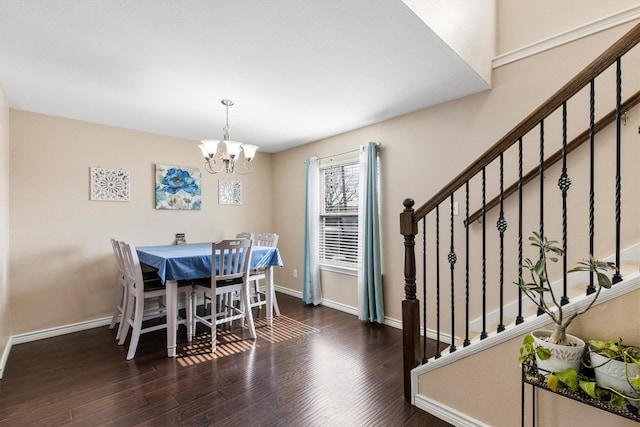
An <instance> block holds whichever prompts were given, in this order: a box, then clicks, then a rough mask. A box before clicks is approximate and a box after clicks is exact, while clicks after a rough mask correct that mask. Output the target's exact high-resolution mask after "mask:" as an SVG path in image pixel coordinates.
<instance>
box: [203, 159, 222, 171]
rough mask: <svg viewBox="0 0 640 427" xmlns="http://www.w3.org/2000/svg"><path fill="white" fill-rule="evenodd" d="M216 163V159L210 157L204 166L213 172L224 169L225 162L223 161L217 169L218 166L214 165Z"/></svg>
mask: <svg viewBox="0 0 640 427" xmlns="http://www.w3.org/2000/svg"><path fill="white" fill-rule="evenodd" d="M215 164H216V161H215V159H209V160H208V161H206V162H205V163H204V168H205V170H206V171H207V172H209V173H211V174H216V173H220V172H222V171H223V170H224V166H225V165H224V162H222V163H221V164H220V169H218V170H216V168H215V167H214V165H215Z"/></svg>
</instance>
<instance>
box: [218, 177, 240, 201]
mask: <svg viewBox="0 0 640 427" xmlns="http://www.w3.org/2000/svg"><path fill="white" fill-rule="evenodd" d="M218 204H219V205H241V204H242V181H230V180H228V179H221V180H219V181H218Z"/></svg>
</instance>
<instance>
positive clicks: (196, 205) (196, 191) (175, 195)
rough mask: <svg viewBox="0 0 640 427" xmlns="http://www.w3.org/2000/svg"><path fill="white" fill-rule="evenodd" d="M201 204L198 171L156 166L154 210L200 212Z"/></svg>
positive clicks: (200, 182)
mask: <svg viewBox="0 0 640 427" xmlns="http://www.w3.org/2000/svg"><path fill="white" fill-rule="evenodd" d="M201 203H202V174H201V173H200V169H198V168H189V167H183V166H168V165H160V164H156V209H185V210H200V205H201Z"/></svg>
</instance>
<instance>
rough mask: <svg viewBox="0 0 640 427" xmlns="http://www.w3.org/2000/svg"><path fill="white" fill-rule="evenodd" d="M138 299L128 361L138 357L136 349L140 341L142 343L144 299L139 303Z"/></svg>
mask: <svg viewBox="0 0 640 427" xmlns="http://www.w3.org/2000/svg"><path fill="white" fill-rule="evenodd" d="M138 299H139V298H136V308H135V310H136V314H135V319H134V321H133V329H132V331H131V342H130V343H129V352H128V353H127V360H131V359H133V357H134V356H135V355H136V349H137V348H138V341H140V331H141V330H142V319H143V317H144V299H143V300H142V301H138Z"/></svg>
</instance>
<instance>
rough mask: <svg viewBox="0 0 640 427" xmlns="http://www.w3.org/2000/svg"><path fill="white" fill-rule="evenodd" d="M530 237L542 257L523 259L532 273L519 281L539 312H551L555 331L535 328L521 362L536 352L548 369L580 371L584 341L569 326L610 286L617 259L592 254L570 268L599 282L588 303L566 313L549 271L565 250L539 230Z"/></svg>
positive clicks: (539, 359) (535, 354) (526, 344)
mask: <svg viewBox="0 0 640 427" xmlns="http://www.w3.org/2000/svg"><path fill="white" fill-rule="evenodd" d="M529 240H530V241H531V246H534V247H537V248H539V250H540V257H539V259H538V260H537V261H536V262H533V261H532V260H531V259H529V258H527V259H525V260H524V263H523V264H522V267H523V269H525V270H527V271H528V273H529V274H528V277H527V278H525V277H522V278H521V279H520V280H519V281H518V282H516V284H517V285H518V286H519V287H520V289H522V292H523V293H524V294H525V295H526V296H527V298H529V299H530V300H531V301H532V302H533V303H534V304H535V305H536V306H537V307H538V310H539V312H540V313H545V314H546V315H547V316H549V318H550V319H551V321H552V322H553V323H554V324H555V326H554V329H553V331H543V330H539V331H533V332H532V333H531V337H532V338H527V337H526V338H525V342H524V345H523V348H522V349H521V350H520V353H521V355H520V362H521V363H522V362H523V361H526V360H527V359H532V358H533V356H535V360H536V365H537V367H538V368H540V369H543V370H545V371H548V372H562V371H565V370H566V369H568V368H572V369H574V370H575V371H576V372H577V371H578V370H579V368H580V361H581V360H582V354H583V352H584V347H585V343H584V341H582V340H581V339H580V338H578V337H574V336H573V335H569V334H567V332H566V330H567V327H568V326H569V325H570V324H571V322H572V321H573V320H574V319H575V318H576V317H578V316H579V315H581V314H584V313H585V312H586V311H588V310H589V309H590V308H591V307H592V306H593V304H594V303H595V302H596V300H597V299H598V296H599V295H600V291H601V290H602V288H610V287H611V280H610V279H609V277H608V276H607V275H606V274H605V272H607V271H610V270H616V266H615V264H614V263H611V262H603V261H598V260H596V259H594V258H593V256H589V259H587V260H583V261H581V262H579V263H578V266H577V267H575V268H573V269H572V270H570V271H569V272H577V271H587V272H589V273H591V274H594V273H595V275H596V278H597V282H598V286H597V289H596V292H595V293H594V294H593V297H592V299H591V302H590V303H589V305H587V307H585V308H583V309H582V310H576V311H575V312H573V313H571V314H567V313H565V311H564V310H563V308H564V307H563V306H562V304H561V303H560V300H559V299H558V298H557V297H556V295H555V293H554V290H553V287H552V286H551V283H550V281H549V275H548V272H547V265H548V263H549V262H557V261H558V257H560V256H564V251H563V250H562V249H561V248H560V247H558V246H557V244H558V242H557V241H555V240H549V239H547V238H546V237H544V236H541V235H540V234H539V233H536V232H533V235H532V236H530V237H529Z"/></svg>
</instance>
